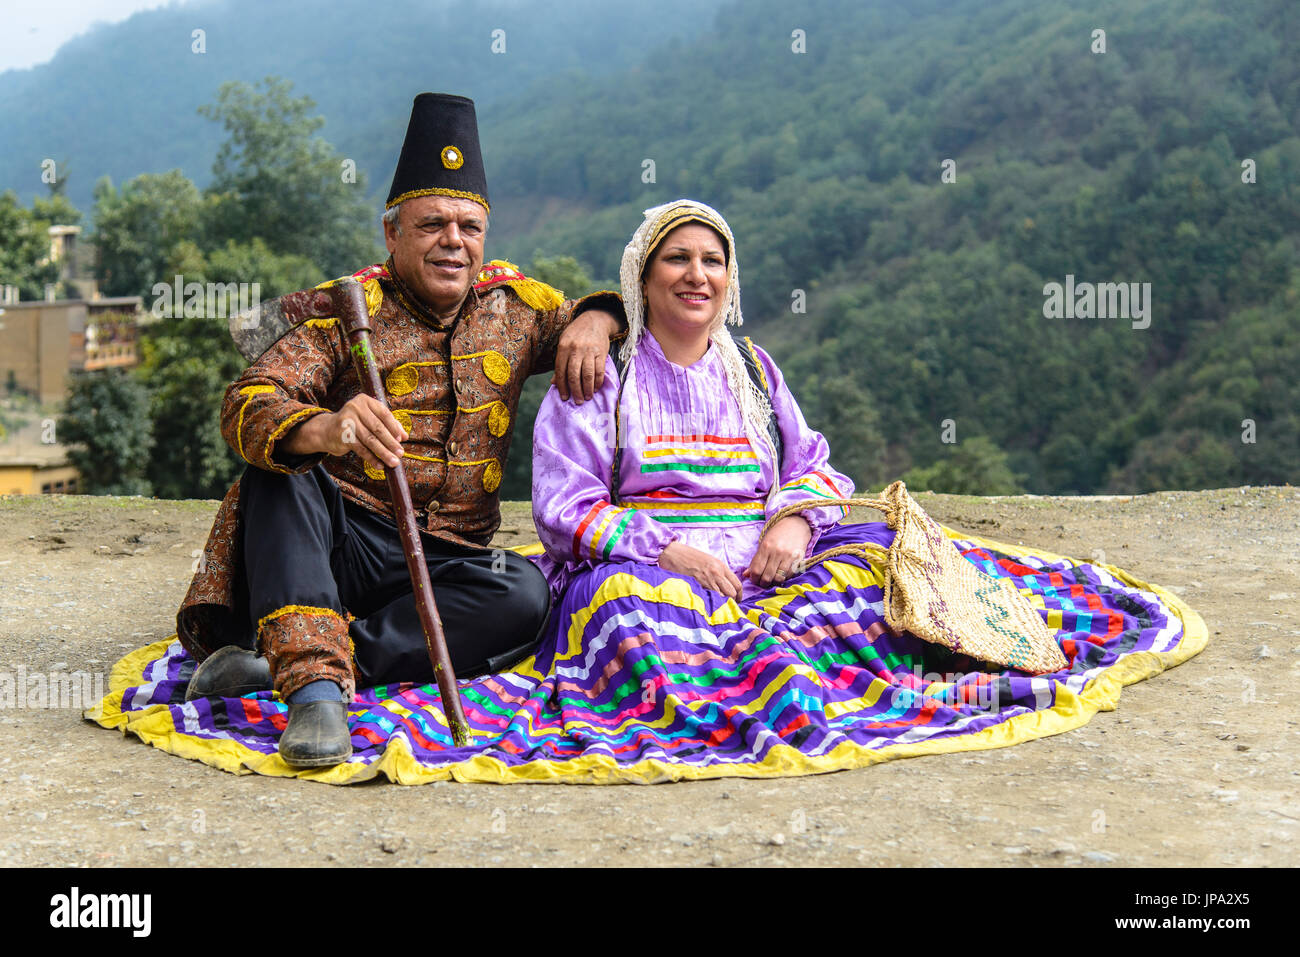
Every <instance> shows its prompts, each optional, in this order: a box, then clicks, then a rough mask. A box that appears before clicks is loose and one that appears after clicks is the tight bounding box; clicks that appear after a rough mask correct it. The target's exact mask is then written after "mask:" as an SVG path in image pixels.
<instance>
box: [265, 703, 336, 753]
mask: <svg viewBox="0 0 1300 957" xmlns="http://www.w3.org/2000/svg"><path fill="white" fill-rule="evenodd" d="M280 757H282V758H284V763H285V764H287V765H289V766H290V767H295V768H324V767H328V766H330V765H332V764H338V763H340V762H341V761H346V760H347V759H348V758H350V757H352V734H351V732H350V731H348V712H347V707H346V706H345V705H344V704H343V702H342V701H308V702H306V703H305V704H294V703H293V702H290V703H289V724H288V725H287V726H286V727H285V729H284V731H283V732H282V733H281V734H280Z"/></svg>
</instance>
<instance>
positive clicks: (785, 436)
mask: <svg viewBox="0 0 1300 957" xmlns="http://www.w3.org/2000/svg"><path fill="white" fill-rule="evenodd" d="M756 351H757V353H758V356H759V361H760V362H761V364H762V366H763V369H764V372H765V374H766V376H767V381H768V384H769V387H770V391H771V394H772V406H773V412H774V414H775V416H776V420H777V423H778V425H779V427H780V430H781V437H782V441H783V442H784V443H785V455H784V463H783V467H782V468H781V470H780V474H779V476H778V475H777V474H776V470H775V469H774V468H773V462H772V458H771V453H770V451H769V450H768V448H767V444H766V442H763V441H761V439H760V440H759V441H753V442H752V441H751V440H750V438H749V437H748V436H746V434H745V427H744V422H743V419H742V417H741V414H740V407H739V405H738V403H737V402H736V400H735V399H734V397H732V395H731V392H730V390H729V389H728V388H727V382H726V373H725V370H724V368H723V364H722V362H721V360H720V358H719V356H718V354H717V350H716V349H715V348H714V347H713V346H710V347H709V349H708V351H707V352H706V353H705V354H704V356H703V358H701V359H700V360H699V361H698V362H696V363H695V364H693V365H691V366H688V367H683V366H679V365H677V364H675V363H673V362H670V361H669V360H668V359H667V358H666V357H665V356H664V354H663V350H662V349H661V348H660V347H659V343H658V342H657V341H656V340H655V338H654V336H653V335H651V334H650V333H646V334H645V336H644V338H643V339H642V341H641V345H640V348H639V350H638V353H637V357H636V360H635V362H634V363H633V364H632V365H631V366H629V367H628V369H627V370H626V371H627V372H628V374H629V376H630V378H629V382H628V384H627V387H626V388H625V389H624V390H623V398H622V406H621V409H620V412H619V415H620V419H621V428H622V430H623V436H624V438H623V443H622V444H623V454H622V461H621V464H620V469H619V472H620V476H619V477H620V483H619V503H618V504H617V505H614V504H612V496H611V494H610V483H611V480H612V469H613V458H614V442H613V436H614V427H615V426H614V423H615V416H614V402H615V397H616V396H617V394H618V383H619V380H618V375H617V373H616V372H615V371H614V363H613V361H612V360H609V359H606V361H605V382H604V385H603V386H602V387H601V389H600V390H599V392H598V393H597V394H596V395H595V397H594V398H593V399H592V400H591V401H589V402H584V403H582V404H581V405H576V404H574V403H573V401H572V400H570V401H569V402H562V401H560V398H559V393H558V392H557V391H556V390H555V388H554V387H552V388H551V390H550V392H548V393H547V395H546V398H545V399H544V400H543V402H542V406H541V409H540V410H539V411H538V413H537V422H536V424H535V426H534V428H533V519H534V521H535V522H536V524H537V532H538V535H539V536H540V538H541V541H542V545H543V546H544V547H545V549H546V554H545V555H544V556H541V557H540V558H538V559H537V563H538V565H539V567H540V568H541V569H542V571H543V572H544V573H545V574H546V577H547V580H548V582H549V583H550V585H551V591H552V594H553V595H555V596H556V597H557V598H558V597H559V596H560V595H561V594H562V593H563V591H564V588H565V586H566V585H567V584H568V582H569V581H570V580H571V579H572V577H573V576H574V574H575V573H577V572H578V571H580V570H582V569H586V568H591V567H594V566H595V565H597V564H599V563H601V562H606V561H614V562H622V561H636V562H641V563H643V564H649V565H653V564H656V563H657V562H658V559H659V554H660V553H661V552H662V551H663V550H664V548H665V547H666V546H667V545H668V544H669V543H670V542H673V541H677V540H680V541H683V542H685V543H686V544H688V545H690V546H691V547H693V548H698V549H700V550H702V551H707V552H709V553H710V554H713V555H716V556H718V557H719V558H721V559H722V560H723V561H725V562H726V563H727V565H728V566H729V567H730V568H731V570H732V571H734V572H735V573H736V574H738V575H739V574H740V572H741V571H743V570H744V569H745V567H746V566H748V564H749V561H750V559H751V558H752V557H753V555H754V552H755V551H756V550H757V548H758V542H759V533H760V532H761V531H762V528H763V523H764V522H765V521H766V519H767V517H768V516H769V515H771V514H774V513H775V512H776V510H777V509H779V508H781V507H782V506H784V505H787V504H790V503H791V502H795V501H803V500H807V499H811V498H816V497H819V496H821V497H843V498H847V497H849V496H851V495H852V494H853V482H852V481H851V480H850V479H849V478H848V477H847V476H845V475H842V474H841V473H839V472H837V471H835V470H834V469H832V468H831V466H830V463H829V449H828V447H827V444H826V440H825V438H823V437H822V435H821V433H819V432H815V431H813V430H812V429H810V428H809V427H808V423H807V422H805V421H804V418H803V414H802V413H801V412H800V411H799V406H798V404H797V403H796V402H795V400H794V396H793V395H791V394H790V390H789V388H788V387H787V386H786V384H785V380H784V378H783V377H782V376H781V373H780V370H778V369H777V367H776V364H775V363H773V362H772V359H771V357H769V356H768V355H767V353H765V352H763V351H762V350H761V349H756ZM774 484H776V485H777V486H779V490H778V491H777V492H776V494H774V495H772V496H771V501H769V500H768V498H769V492H770V491H771V490H772V487H773V485H774ZM844 514H846V513H845V511H844V510H842V509H840V508H838V507H831V508H820V509H815V510H810V511H808V512H805V513H803V515H804V517H805V518H806V519H807V520H808V523H809V525H811V526H812V528H813V538H812V540H811V541H810V542H809V551H808V554H811V553H812V549H813V547H814V546H816V544H817V539H818V537H819V536H820V534H821V533H822V532H824V531H825V530H827V529H828V528H830V527H832V526H833V525H834V524H835V522H836V521H838V520H839V519H840V518H841V517H842V516H843V515H844ZM742 582H743V584H744V589H745V590H744V597H745V598H749V597H751V596H752V595H754V594H757V593H759V592H761V591H763V589H761V588H760V587H759V586H757V585H755V584H754V583H752V582H750V581H749V580H748V579H742Z"/></svg>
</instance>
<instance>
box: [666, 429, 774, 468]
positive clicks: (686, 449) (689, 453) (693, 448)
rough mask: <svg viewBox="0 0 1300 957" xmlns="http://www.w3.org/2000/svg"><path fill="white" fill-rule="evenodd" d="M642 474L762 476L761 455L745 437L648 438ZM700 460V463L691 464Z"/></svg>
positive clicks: (680, 436) (688, 436)
mask: <svg viewBox="0 0 1300 957" xmlns="http://www.w3.org/2000/svg"><path fill="white" fill-rule="evenodd" d="M641 459H642V462H641V471H642V472H643V473H647V474H648V473H652V472H693V473H695V474H698V475H715V474H725V473H731V472H761V471H762V467H761V466H760V465H759V463H758V455H757V453H755V452H754V448H753V446H752V445H750V444H749V439H747V438H746V437H745V436H743V435H738V436H725V435H707V434H690V435H647V436H646V438H645V446H644V448H643V449H642V450H641ZM690 459H700V460H701V461H698V462H696V461H688V460H690Z"/></svg>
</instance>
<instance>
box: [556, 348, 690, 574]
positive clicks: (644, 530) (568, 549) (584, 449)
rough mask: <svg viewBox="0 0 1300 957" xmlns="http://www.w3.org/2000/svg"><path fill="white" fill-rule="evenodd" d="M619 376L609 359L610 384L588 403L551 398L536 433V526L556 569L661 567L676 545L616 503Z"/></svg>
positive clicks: (664, 529) (665, 532)
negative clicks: (617, 564) (614, 564)
mask: <svg viewBox="0 0 1300 957" xmlns="http://www.w3.org/2000/svg"><path fill="white" fill-rule="evenodd" d="M617 395H618V375H617V373H616V372H615V371H614V363H613V360H611V359H609V358H606V359H605V382H604V384H603V385H602V386H601V388H600V389H599V390H598V391H597V392H596V394H595V396H593V397H592V399H591V401H588V402H583V403H582V404H581V405H578V404H575V403H574V401H573V400H572V399H570V400H569V401H567V402H564V401H561V399H560V394H559V392H558V391H557V390H556V388H555V387H554V386H551V388H550V390H549V391H548V392H547V393H546V397H545V398H544V399H543V400H542V405H541V408H540V409H539V410H538V412H537V420H536V422H535V424H534V426H533V521H534V522H535V523H536V525H537V534H538V537H539V538H540V539H541V541H542V546H543V547H544V548H545V549H546V553H547V555H548V556H550V557H551V558H552V559H553V560H554V561H555V562H557V563H559V564H561V565H563V564H565V563H579V564H595V563H597V562H602V561H637V562H644V563H646V564H650V565H653V564H656V563H657V562H658V561H659V553H660V552H662V551H663V550H664V548H665V547H666V546H667V545H668V544H669V543H670V542H673V541H675V540H676V539H677V537H678V536H677V534H676V533H675V532H673V531H672V530H671V529H670V528H669V527H668V526H667V525H664V524H661V523H659V522H656V521H655V520H654V519H652V518H650V517H649V516H647V515H645V514H644V513H642V512H638V511H637V510H636V509H630V508H623V507H620V506H618V505H613V504H611V497H612V496H611V494H610V482H611V479H612V469H613V460H614V442H613V436H614V402H615V399H616V397H617Z"/></svg>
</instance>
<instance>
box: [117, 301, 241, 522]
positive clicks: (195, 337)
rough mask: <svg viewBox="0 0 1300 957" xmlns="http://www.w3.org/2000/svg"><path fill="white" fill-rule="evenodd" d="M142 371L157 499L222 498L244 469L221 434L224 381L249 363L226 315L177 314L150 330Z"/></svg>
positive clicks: (151, 475) (151, 472)
mask: <svg viewBox="0 0 1300 957" xmlns="http://www.w3.org/2000/svg"><path fill="white" fill-rule="evenodd" d="M143 347H144V361H143V363H142V364H141V366H140V369H139V373H140V376H141V378H142V379H143V381H146V382H148V383H149V403H148V409H147V419H148V420H149V422H150V423H151V428H152V434H153V439H154V443H155V446H154V452H153V455H152V456H151V457H150V458H149V463H148V469H147V472H146V474H147V475H148V478H149V481H150V482H151V484H152V485H153V489H154V494H155V495H157V496H158V497H159V498H220V497H221V496H222V495H224V494H225V492H226V487H227V486H228V485H229V484H230V482H231V481H232V480H233V479H234V478H235V477H236V476H238V475H239V473H240V471H241V470H242V467H241V464H240V462H239V460H238V459H237V458H236V456H235V453H234V452H232V451H231V450H230V447H229V446H228V445H227V444H226V441H225V439H224V438H223V437H222V435H221V422H220V415H221V403H222V399H223V397H224V395H225V391H226V386H227V385H229V384H230V382H231V381H232V380H233V379H235V378H236V377H237V376H238V375H239V373H240V372H241V371H243V368H244V361H243V358H242V357H241V356H240V355H239V353H238V352H236V351H235V347H234V344H233V343H232V342H231V341H230V335H229V332H228V331H227V325H226V323H225V321H223V320H214V319H212V318H209V317H206V316H202V317H192V318H185V317H183V316H182V317H174V318H168V319H164V320H162V321H161V322H158V323H156V324H154V325H152V326H150V327H149V330H148V333H147V335H146V336H145V338H144V341H143Z"/></svg>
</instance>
